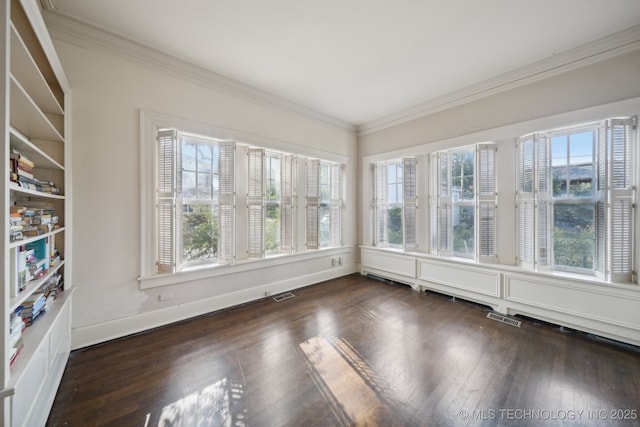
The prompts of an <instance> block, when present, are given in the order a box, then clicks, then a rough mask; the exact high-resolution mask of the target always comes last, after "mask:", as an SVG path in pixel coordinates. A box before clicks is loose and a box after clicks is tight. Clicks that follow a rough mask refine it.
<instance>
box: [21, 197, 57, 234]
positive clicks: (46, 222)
mask: <svg viewBox="0 0 640 427" xmlns="http://www.w3.org/2000/svg"><path fill="white" fill-rule="evenodd" d="M10 208H11V216H10V233H11V234H10V236H11V241H16V240H21V239H25V238H27V237H34V236H41V235H43V234H47V233H49V232H51V231H52V230H53V229H55V228H58V227H59V225H58V216H57V215H56V213H55V210H54V209H53V208H52V207H46V208H35V207H27V206H21V205H16V206H11V207H10Z"/></svg>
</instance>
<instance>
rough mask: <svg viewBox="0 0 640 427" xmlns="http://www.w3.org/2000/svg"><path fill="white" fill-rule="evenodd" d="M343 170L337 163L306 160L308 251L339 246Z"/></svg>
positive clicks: (340, 243)
mask: <svg viewBox="0 0 640 427" xmlns="http://www.w3.org/2000/svg"><path fill="white" fill-rule="evenodd" d="M342 170H343V167H342V165H341V164H339V163H332V162H327V161H324V160H318V159H309V160H307V165H306V175H307V180H306V182H307V184H306V197H305V201H306V248H307V249H318V248H326V247H330V246H341V245H342V204H343V200H342V197H343V196H342Z"/></svg>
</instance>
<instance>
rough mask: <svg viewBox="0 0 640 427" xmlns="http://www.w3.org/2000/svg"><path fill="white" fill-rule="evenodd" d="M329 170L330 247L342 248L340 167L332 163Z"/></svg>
mask: <svg viewBox="0 0 640 427" xmlns="http://www.w3.org/2000/svg"><path fill="white" fill-rule="evenodd" d="M330 168H331V189H330V193H331V194H330V201H329V209H330V218H331V237H330V238H331V241H330V243H329V244H330V246H342V165H340V164H337V163H333V164H331V166H330Z"/></svg>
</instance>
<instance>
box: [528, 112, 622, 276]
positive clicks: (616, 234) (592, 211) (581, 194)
mask: <svg viewBox="0 0 640 427" xmlns="http://www.w3.org/2000/svg"><path fill="white" fill-rule="evenodd" d="M633 129H635V118H634V119H610V120H606V121H604V122H602V123H599V124H598V123H596V124H590V125H584V126H579V127H575V128H571V129H565V130H559V131H547V132H539V133H536V134H531V135H527V136H524V137H522V138H520V139H519V141H518V155H519V183H518V210H519V254H518V255H519V263H520V264H521V265H524V266H529V267H531V268H535V269H554V270H563V271H569V272H574V273H582V274H594V275H597V276H598V277H600V278H603V279H605V280H610V281H630V280H632V273H633V257H632V246H633V235H634V230H633V218H634V214H633V209H634V200H635V194H634V191H635V188H634V185H633V182H632V181H633V176H634V175H633V170H632V164H633V154H632V148H633V147H632V145H631V140H632V138H631V132H632V130H633Z"/></svg>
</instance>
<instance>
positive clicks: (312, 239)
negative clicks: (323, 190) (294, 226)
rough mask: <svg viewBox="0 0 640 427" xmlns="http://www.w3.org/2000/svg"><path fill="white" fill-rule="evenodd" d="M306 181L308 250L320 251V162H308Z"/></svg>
mask: <svg viewBox="0 0 640 427" xmlns="http://www.w3.org/2000/svg"><path fill="white" fill-rule="evenodd" d="M306 172H307V179H306V187H307V188H306V197H305V203H306V238H305V241H306V244H305V245H306V248H307V249H318V247H319V236H318V234H319V224H320V223H319V221H320V218H319V214H320V189H319V186H320V185H319V180H320V161H319V160H316V159H312V160H308V161H307V171H306Z"/></svg>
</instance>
